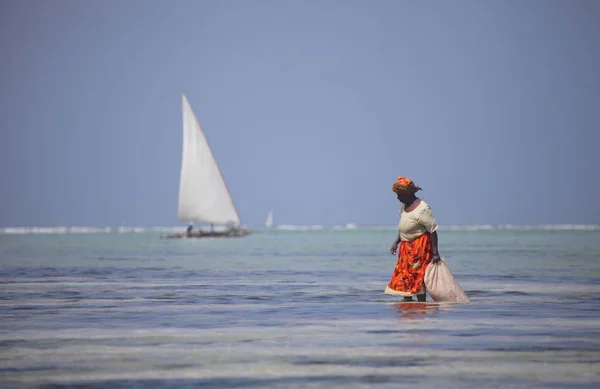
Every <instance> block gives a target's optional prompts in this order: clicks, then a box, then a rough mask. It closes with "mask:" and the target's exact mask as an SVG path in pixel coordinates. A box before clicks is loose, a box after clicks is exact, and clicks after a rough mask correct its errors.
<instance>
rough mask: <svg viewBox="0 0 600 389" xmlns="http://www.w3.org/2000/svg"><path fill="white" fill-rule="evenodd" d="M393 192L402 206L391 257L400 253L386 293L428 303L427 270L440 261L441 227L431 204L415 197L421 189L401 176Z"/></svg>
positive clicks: (407, 299) (406, 299)
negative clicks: (438, 233) (430, 265)
mask: <svg viewBox="0 0 600 389" xmlns="http://www.w3.org/2000/svg"><path fill="white" fill-rule="evenodd" d="M392 190H393V191H394V192H395V193H396V195H397V197H398V200H399V201H400V202H401V203H402V207H401V208H400V223H398V237H397V238H396V240H395V241H394V243H393V244H392V247H391V248H390V252H391V253H392V254H396V252H398V262H396V268H395V269H394V273H393V274H392V279H391V281H390V282H389V284H388V285H387V287H386V288H385V293H386V294H391V295H394V296H403V297H404V300H405V301H412V297H413V296H415V295H416V296H417V300H418V301H425V300H426V296H425V292H426V290H425V285H424V282H423V279H424V277H425V270H426V269H427V266H428V265H429V264H430V263H432V262H433V263H437V262H438V261H439V260H440V254H439V252H438V236H437V232H436V230H437V227H438V225H437V222H436V221H435V217H434V216H433V212H432V211H431V208H430V207H429V204H427V203H426V202H425V201H423V200H421V199H420V198H418V197H417V196H416V195H415V193H417V191H419V190H421V188H419V187H418V186H416V185H415V184H414V182H412V181H411V180H410V179H409V178H406V177H398V179H396V182H395V183H394V185H393V187H392ZM398 244H399V245H400V248H399V249H398Z"/></svg>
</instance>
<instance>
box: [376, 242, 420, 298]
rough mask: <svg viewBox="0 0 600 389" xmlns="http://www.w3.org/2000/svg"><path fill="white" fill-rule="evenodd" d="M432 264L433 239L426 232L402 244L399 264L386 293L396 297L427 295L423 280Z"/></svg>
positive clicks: (397, 263)
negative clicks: (428, 266)
mask: <svg viewBox="0 0 600 389" xmlns="http://www.w3.org/2000/svg"><path fill="white" fill-rule="evenodd" d="M430 262H431V239H430V237H429V233H428V232H426V233H424V234H423V235H421V236H419V237H418V238H416V239H414V240H411V241H410V242H407V241H403V242H400V249H399V250H398V262H396V268H395V269H394V273H393V274H392V280H391V281H390V283H389V284H388V285H387V287H386V288H385V293H387V294H392V295H396V296H413V295H416V294H423V293H425V286H424V285H423V279H424V278H425V269H427V265H429V263H430Z"/></svg>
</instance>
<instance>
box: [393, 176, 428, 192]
mask: <svg viewBox="0 0 600 389" xmlns="http://www.w3.org/2000/svg"><path fill="white" fill-rule="evenodd" d="M392 190H393V191H394V192H396V194H401V195H406V194H413V193H416V192H417V191H419V190H421V188H419V187H418V186H416V185H415V183H414V182H412V180H411V179H410V178H406V177H398V178H397V179H396V182H394V185H393V186H392Z"/></svg>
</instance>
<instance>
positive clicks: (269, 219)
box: [265, 209, 273, 228]
mask: <svg viewBox="0 0 600 389" xmlns="http://www.w3.org/2000/svg"><path fill="white" fill-rule="evenodd" d="M265 227H267V228H271V227H273V210H272V209H271V210H269V213H268V214H267V220H265Z"/></svg>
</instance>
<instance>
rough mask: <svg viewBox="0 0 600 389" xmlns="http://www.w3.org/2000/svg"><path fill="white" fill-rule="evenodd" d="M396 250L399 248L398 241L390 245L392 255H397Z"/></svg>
mask: <svg viewBox="0 0 600 389" xmlns="http://www.w3.org/2000/svg"><path fill="white" fill-rule="evenodd" d="M396 250H398V243H396V242H394V244H393V245H392V247H390V253H392V255H396Z"/></svg>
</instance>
